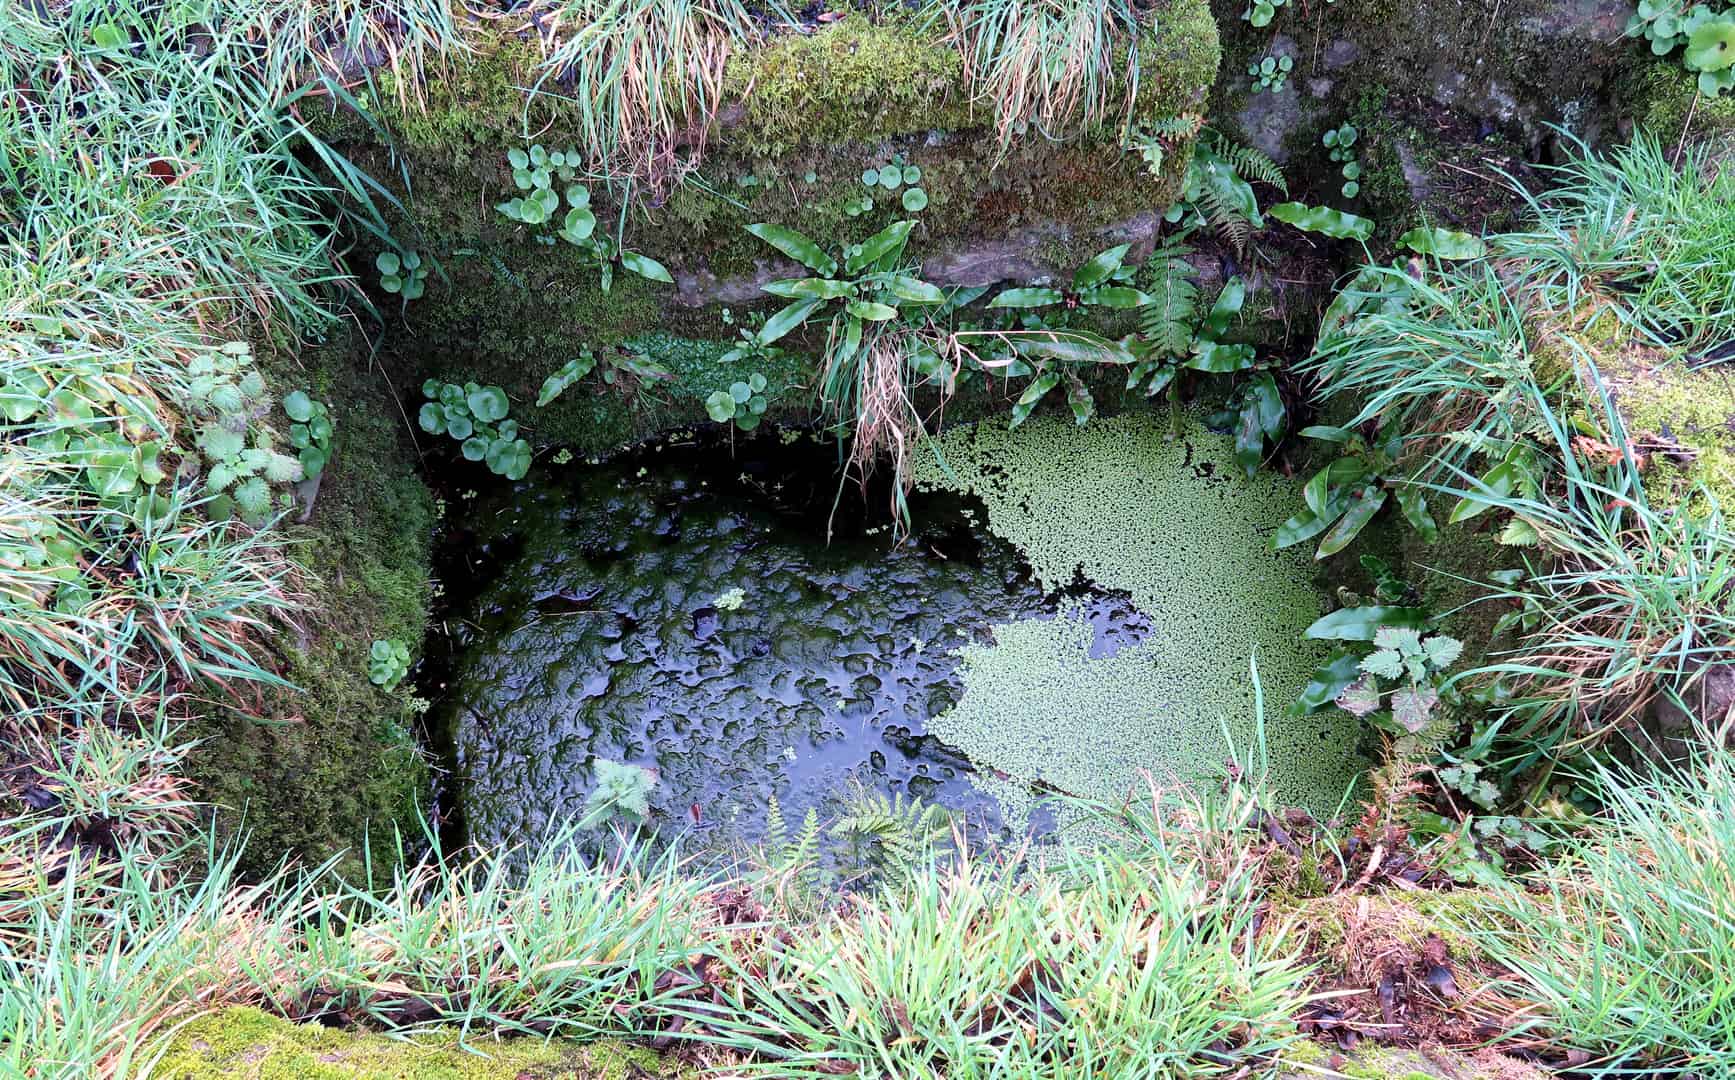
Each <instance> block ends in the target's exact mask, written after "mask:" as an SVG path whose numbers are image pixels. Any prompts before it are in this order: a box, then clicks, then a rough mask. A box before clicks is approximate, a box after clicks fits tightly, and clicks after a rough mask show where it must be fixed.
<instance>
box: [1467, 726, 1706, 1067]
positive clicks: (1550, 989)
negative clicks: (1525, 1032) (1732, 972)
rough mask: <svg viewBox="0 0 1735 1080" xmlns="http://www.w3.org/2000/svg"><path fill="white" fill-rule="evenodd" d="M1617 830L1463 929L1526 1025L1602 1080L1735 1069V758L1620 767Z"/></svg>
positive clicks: (1600, 827)
mask: <svg viewBox="0 0 1735 1080" xmlns="http://www.w3.org/2000/svg"><path fill="white" fill-rule="evenodd" d="M1596 780H1597V792H1598V795H1599V797H1600V798H1601V799H1602V800H1603V801H1604V803H1605V805H1606V810H1605V814H1606V817H1605V819H1604V820H1602V821H1599V822H1598V823H1596V824H1595V825H1593V826H1592V827H1591V828H1589V829H1588V830H1586V831H1585V832H1584V833H1583V834H1582V835H1579V836H1577V837H1574V838H1573V839H1572V840H1570V841H1568V842H1567V844H1566V847H1567V849H1568V850H1567V852H1566V853H1565V854H1564V855H1563V857H1562V858H1560V859H1559V861H1558V862H1555V863H1551V864H1549V865H1548V866H1547V867H1546V868H1545V869H1544V870H1543V871H1542V872H1541V873H1539V874H1538V875H1536V876H1535V877H1534V878H1532V879H1531V881H1532V883H1533V884H1534V885H1535V886H1537V887H1540V888H1541V889H1543V890H1544V891H1543V896H1542V900H1541V902H1540V903H1538V901H1537V898H1536V896H1535V895H1534V894H1528V893H1524V892H1520V891H1519V890H1518V889H1517V888H1516V887H1506V888H1503V889H1501V890H1500V891H1499V892H1498V893H1497V894H1495V895H1494V896H1492V897H1490V899H1489V903H1488V907H1487V909H1485V910H1483V911H1479V912H1477V913H1476V915H1474V916H1473V917H1469V918H1466V917H1462V916H1460V917H1458V918H1455V919H1453V923H1454V924H1455V928H1456V929H1457V930H1458V932H1460V933H1463V934H1465V935H1466V936H1468V937H1470V938H1471V939H1473V940H1474V941H1475V942H1476V944H1477V945H1478V946H1479V947H1480V948H1483V949H1486V950H1487V951H1488V954H1489V955H1490V957H1492V958H1493V959H1494V960H1496V961H1497V962H1499V963H1500V964H1501V965H1503V966H1504V967H1505V968H1506V969H1507V970H1508V971H1510V972H1511V977H1510V980H1509V986H1508V987H1506V988H1505V989H1508V990H1509V991H1510V992H1512V993H1515V994H1518V995H1520V996H1521V997H1522V999H1524V1000H1527V1001H1530V1002H1534V1003H1535V1004H1534V1008H1535V1016H1534V1017H1533V1018H1532V1019H1531V1020H1530V1021H1529V1022H1528V1023H1527V1024H1526V1027H1527V1028H1529V1029H1531V1031H1533V1032H1536V1033H1546V1035H1547V1036H1548V1037H1550V1038H1552V1039H1553V1040H1555V1041H1556V1042H1557V1043H1558V1044H1560V1045H1563V1046H1568V1047H1572V1048H1574V1049H1577V1050H1579V1051H1581V1052H1582V1057H1583V1059H1584V1064H1583V1066H1582V1067H1583V1068H1585V1069H1586V1070H1587V1071H1589V1072H1591V1074H1592V1075H1598V1076H1621V1075H1629V1076H1630V1075H1639V1074H1642V1073H1644V1072H1647V1071H1656V1070H1659V1069H1676V1070H1688V1071H1696V1072H1699V1073H1701V1074H1710V1075H1716V1074H1718V1073H1723V1072H1727V1071H1729V1070H1730V1069H1731V1068H1735V1041H1731V1038H1730V1036H1731V1033H1735V1012H1732V1007H1731V1002H1730V1000H1729V996H1728V994H1727V992H1726V991H1725V990H1724V988H1723V985H1722V982H1721V980H1720V979H1719V978H1718V977H1717V976H1716V975H1715V974H1714V973H1715V972H1717V971H1720V970H1722V968H1721V965H1722V963H1723V962H1724V961H1725V960H1726V959H1728V958H1730V956H1731V952H1732V951H1735V933H1732V931H1731V927H1732V926H1735V922H1732V921H1731V918H1730V915H1731V911H1730V904H1731V893H1730V889H1729V882H1730V880H1731V875H1732V874H1735V835H1731V832H1730V830H1731V828H1735V825H1732V823H1735V758H1732V757H1731V755H1730V753H1729V751H1727V750H1725V749H1717V750H1714V751H1712V752H1710V753H1709V754H1707V755H1706V756H1705V758H1704V759H1703V760H1699V761H1696V762H1694V764H1693V767H1692V768H1691V770H1690V771H1683V772H1680V773H1677V774H1674V775H1665V776H1661V777H1659V776H1657V775H1654V774H1652V773H1649V772H1643V771H1640V772H1635V771H1632V770H1615V769H1606V770H1603V771H1601V772H1600V773H1599V774H1598V775H1597V777H1596Z"/></svg>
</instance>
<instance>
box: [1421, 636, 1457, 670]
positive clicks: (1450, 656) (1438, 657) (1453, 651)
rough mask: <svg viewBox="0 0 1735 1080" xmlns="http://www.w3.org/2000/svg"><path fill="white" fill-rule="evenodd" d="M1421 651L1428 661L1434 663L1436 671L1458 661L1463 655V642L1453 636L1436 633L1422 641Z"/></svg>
mask: <svg viewBox="0 0 1735 1080" xmlns="http://www.w3.org/2000/svg"><path fill="white" fill-rule="evenodd" d="M1422 652H1423V653H1424V654H1426V656H1427V657H1428V663H1430V664H1432V665H1434V669H1435V670H1436V671H1444V670H1446V669H1447V668H1449V667H1451V666H1452V665H1453V664H1456V663H1457V662H1458V658H1459V657H1460V656H1462V655H1464V643H1463V642H1462V641H1459V640H1458V639H1457V638H1455V637H1447V636H1446V635H1444V634H1436V635H1434V636H1433V637H1431V638H1428V639H1427V640H1426V641H1424V642H1422Z"/></svg>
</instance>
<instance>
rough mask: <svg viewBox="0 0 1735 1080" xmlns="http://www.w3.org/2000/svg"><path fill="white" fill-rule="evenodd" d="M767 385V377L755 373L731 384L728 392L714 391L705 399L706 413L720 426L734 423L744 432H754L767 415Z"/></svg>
mask: <svg viewBox="0 0 1735 1080" xmlns="http://www.w3.org/2000/svg"><path fill="white" fill-rule="evenodd" d="M765 385H766V384H765V376H763V375H761V374H759V373H758V372H757V371H755V372H753V373H752V374H751V375H749V376H747V378H746V379H744V380H736V381H735V382H732V383H730V384H729V388H728V389H727V390H714V391H712V392H711V395H710V396H709V397H707V398H706V399H705V411H706V412H707V413H709V414H710V415H711V419H713V420H715V421H717V423H719V424H728V423H733V424H734V425H735V426H736V427H738V428H740V429H741V430H742V431H752V430H753V429H754V428H756V427H758V426H759V418H760V417H762V416H764V415H765Z"/></svg>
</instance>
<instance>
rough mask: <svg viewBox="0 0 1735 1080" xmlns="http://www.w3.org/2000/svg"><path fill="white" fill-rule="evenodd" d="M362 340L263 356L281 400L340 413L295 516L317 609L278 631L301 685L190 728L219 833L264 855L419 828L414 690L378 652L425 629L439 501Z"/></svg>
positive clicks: (292, 527)
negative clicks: (387, 678) (393, 681)
mask: <svg viewBox="0 0 1735 1080" xmlns="http://www.w3.org/2000/svg"><path fill="white" fill-rule="evenodd" d="M351 344H352V342H351V341H350V340H349V339H347V338H346V339H343V340H341V341H339V342H337V343H334V344H332V345H330V346H326V347H322V348H317V349H312V350H308V351H305V352H303V353H302V354H301V355H300V356H299V357H298V358H292V357H291V356H289V355H288V354H287V353H286V352H284V351H281V350H279V351H276V352H274V353H272V352H264V351H262V355H264V356H265V357H266V360H267V373H268V376H269V378H270V381H271V383H272V387H273V391H274V392H275V393H276V395H277V396H278V397H281V396H282V395H283V394H284V393H287V392H288V391H289V390H292V389H306V390H308V391H309V392H310V393H311V394H312V395H313V396H314V397H315V398H317V399H319V400H321V401H325V402H328V403H329V406H330V408H331V412H332V416H333V419H334V421H335V424H336V433H335V436H334V445H335V455H334V457H333V459H332V462H331V464H330V465H329V466H328V467H327V468H326V471H325V473H324V475H323V477H322V478H321V481H320V485H319V494H318V498H317V500H316V502H315V507H314V513H313V516H312V518H311V520H310V521H308V522H306V523H300V522H297V521H294V520H291V521H289V522H287V523H286V524H285V527H284V531H285V533H286V535H287V537H288V539H289V541H290V542H291V543H292V544H293V545H294V550H295V555H296V558H297V559H298V560H299V561H300V562H301V563H302V565H304V566H305V567H307V569H308V570H309V571H311V572H312V574H313V575H314V577H313V579H312V580H310V581H307V582H305V583H303V589H304V591H305V593H306V596H307V600H308V606H307V610H306V611H305V613H304V614H303V615H302V616H301V617H300V618H299V619H298V620H297V625H296V626H294V627H286V628H282V629H280V630H279V632H278V634H277V636H276V638H275V639H274V641H275V647H276V649H277V651H278V652H279V654H280V659H281V663H282V665H283V669H284V675H285V677H286V678H288V679H289V680H290V681H291V682H292V683H294V684H295V686H296V687H298V688H299V689H298V690H297V691H294V692H274V693H269V694H266V695H265V697H264V699H263V700H261V701H257V702H253V701H249V702H248V705H249V707H250V709H252V711H254V712H255V713H256V715H259V716H267V717H271V718H272V719H271V720H269V721H261V720H256V719H252V718H250V717H249V716H246V715H243V714H242V713H241V712H239V711H236V710H224V709H219V708H217V707H215V706H213V707H211V708H210V709H209V710H208V711H206V712H204V713H203V714H201V715H200V716H199V717H198V718H197V719H196V720H195V721H194V723H193V724H192V726H191V730H190V734H192V735H193V736H195V737H198V738H202V739H204V740H206V741H205V742H204V743H203V744H202V745H201V746H200V747H199V749H198V750H197V751H195V753H194V754H193V756H192V758H191V760H190V770H191V773H192V776H193V778H194V780H195V781H196V782H197V783H198V785H199V794H200V797H201V798H203V799H205V800H207V801H210V802H212V803H214V804H216V805H217V806H218V808H219V812H218V821H219V824H220V826H221V827H222V828H223V830H224V831H233V830H236V829H240V828H245V830H246V831H247V832H248V833H250V834H251V843H250V844H249V847H248V850H249V851H253V852H257V853H258V859H259V860H260V864H261V866H262V865H264V864H266V863H269V862H273V861H275V860H276V858H277V857H278V855H279V854H280V853H282V852H286V851H289V852H296V853H300V854H302V855H305V856H308V857H310V858H313V859H317V858H320V857H323V856H325V855H327V854H330V853H332V852H335V851H338V850H346V849H347V850H348V851H349V852H350V854H351V856H352V858H353V857H354V855H355V853H356V852H359V851H360V850H361V847H362V843H363V841H364V840H365V839H366V838H367V837H368V836H369V835H370V834H371V835H372V836H374V837H376V838H378V837H383V836H389V834H390V830H391V828H392V827H393V826H395V825H402V826H409V827H410V828H411V829H412V830H413V829H414V821H415V818H416V804H417V802H418V800H419V799H421V797H422V795H423V793H424V792H425V791H426V788H427V773H426V767H425V765H424V764H423V762H422V760H421V757H420V755H419V754H418V752H417V750H416V745H415V739H414V737H413V735H412V734H411V727H412V723H413V718H412V716H411V714H410V710H409V703H408V702H409V699H408V693H407V688H406V690H400V691H399V692H397V693H395V694H388V693H385V692H383V691H381V690H379V689H378V688H377V687H375V686H374V685H373V684H372V683H370V682H369V681H368V677H367V650H368V646H369V645H370V644H371V643H372V642H373V641H374V640H375V639H376V638H397V639H399V640H401V641H404V642H407V643H410V644H411V646H412V647H415V646H416V644H418V643H419V642H420V641H421V640H422V637H423V633H424V629H425V625H426V620H427V598H428V584H427V582H428V563H429V554H428V545H429V538H430V536H431V533H432V527H433V504H432V499H431V497H430V496H429V494H428V492H427V490H426V488H425V487H424V486H423V484H422V482H421V480H420V479H419V478H418V477H417V476H416V473H415V459H414V457H413V456H412V454H411V453H410V452H409V449H408V446H407V444H406V442H405V427H404V424H405V421H404V419H403V416H402V414H401V413H400V412H399V409H398V406H397V404H396V402H395V401H394V400H393V397H392V394H391V390H390V387H389V386H388V385H387V384H386V382H385V379H384V377H383V376H382V374H381V373H380V372H379V370H378V369H377V368H375V367H373V366H371V365H370V364H369V363H368V361H367V358H366V356H365V354H359V355H358V354H357V353H356V352H353V351H352V350H351V348H350V346H351ZM351 868H352V869H353V868H354V863H353V862H352V863H351Z"/></svg>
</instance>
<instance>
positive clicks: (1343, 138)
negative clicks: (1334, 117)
mask: <svg viewBox="0 0 1735 1080" xmlns="http://www.w3.org/2000/svg"><path fill="white" fill-rule="evenodd" d="M1360 136H1361V133H1360V132H1359V131H1357V130H1356V128H1355V125H1354V124H1350V123H1342V124H1339V125H1338V126H1337V127H1334V128H1332V129H1330V130H1329V131H1327V132H1326V133H1325V134H1324V135H1322V136H1321V137H1320V143H1321V144H1322V145H1323V146H1325V148H1326V149H1327V150H1329V151H1330V157H1331V160H1332V163H1333V164H1337V165H1341V166H1342V168H1340V169H1339V170H1338V172H1339V173H1340V174H1341V175H1342V176H1343V187H1341V188H1339V189H1338V190H1339V193H1340V194H1341V195H1342V196H1343V197H1344V198H1346V199H1353V198H1355V197H1356V196H1357V195H1359V194H1361V162H1359V161H1357V160H1356V155H1355V144H1356V139H1358V138H1359V137H1360Z"/></svg>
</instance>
